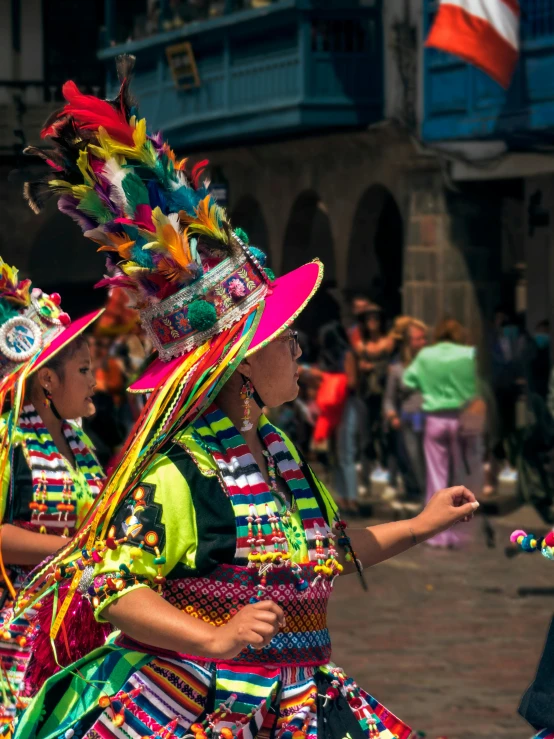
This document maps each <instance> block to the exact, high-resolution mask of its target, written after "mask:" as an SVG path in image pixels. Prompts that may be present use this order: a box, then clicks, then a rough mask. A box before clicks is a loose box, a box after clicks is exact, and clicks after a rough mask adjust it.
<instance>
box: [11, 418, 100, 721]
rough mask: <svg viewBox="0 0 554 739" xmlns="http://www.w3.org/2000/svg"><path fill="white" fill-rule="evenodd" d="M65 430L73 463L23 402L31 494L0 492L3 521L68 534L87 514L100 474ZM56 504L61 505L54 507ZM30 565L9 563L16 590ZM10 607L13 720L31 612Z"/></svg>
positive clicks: (78, 437)
mask: <svg viewBox="0 0 554 739" xmlns="http://www.w3.org/2000/svg"><path fill="white" fill-rule="evenodd" d="M63 430H64V434H65V437H66V439H67V441H68V444H69V446H70V448H71V451H72V452H73V455H74V458H75V468H72V467H71V466H70V465H69V463H68V462H67V460H66V459H65V457H63V456H62V455H61V454H60V452H59V451H58V449H57V447H56V446H55V444H54V441H53V439H52V437H51V435H50V434H49V432H48V431H47V429H46V428H45V426H44V424H43V422H42V420H41V418H40V416H39V415H38V413H37V412H36V410H35V409H34V407H33V406H32V405H30V404H29V405H26V406H25V407H24V410H23V413H22V414H21V416H20V419H19V431H18V436H17V437H16V438H17V439H18V442H19V444H20V448H21V449H22V450H23V457H24V463H25V466H26V468H27V470H26V471H27V474H29V476H30V480H29V482H30V488H29V490H31V489H32V491H33V498H32V499H31V500H29V501H27V502H26V503H25V502H24V501H19V500H18V496H19V494H20V492H21V493H23V491H20V490H19V489H17V488H16V489H13V490H10V491H9V496H8V495H6V494H5V495H4V496H3V499H4V500H8V498H9V504H8V507H7V510H6V511H5V512H4V520H6V521H9V522H11V523H13V524H14V525H16V526H21V527H23V528H26V529H30V530H32V531H35V532H44V533H49V534H54V535H58V536H61V535H62V534H63V535H65V536H70V535H72V534H73V533H74V531H75V527H76V525H78V524H80V523H81V522H82V521H83V519H84V518H85V516H86V514H87V513H88V511H89V510H90V507H91V505H92V503H93V501H94V499H95V498H96V496H97V495H98V493H99V492H100V489H101V485H102V481H103V479H104V473H103V471H102V469H101V467H100V466H99V464H98V462H97V460H96V458H95V456H94V454H93V452H92V451H91V449H90V448H89V446H88V444H87V442H86V440H85V436H84V434H83V433H82V432H81V431H80V430H79V429H78V428H77V427H76V426H75V425H73V424H71V423H68V422H65V423H64V425H63ZM14 482H15V483H17V482H18V481H17V480H14V471H13V470H12V471H11V474H10V476H9V478H8V477H7V478H6V480H5V481H4V484H5V486H7V485H10V486H11V487H13V483H14ZM30 494H31V493H30V492H29V495H30ZM37 500H40V501H41V502H40V505H41V506H43V509H42V510H39V509H38V508H37V507H34V506H32V504H33V503H37ZM42 501H44V503H43V502H42ZM29 504H31V505H29ZM60 504H61V505H62V510H60V509H59V508H58V506H60ZM37 505H38V504H37ZM26 508H27V509H29V510H25V509H26ZM14 512H15V516H14ZM30 569H31V568H26V567H12V568H11V579H12V584H13V585H14V588H15V590H16V591H17V590H18V589H19V588H20V587H21V585H22V584H23V582H24V581H25V579H26V577H27V574H28V573H29V571H30ZM12 608H13V604H12V603H11V601H10V600H6V602H5V604H4V606H3V607H2V608H1V610H0V724H1V723H9V722H11V721H12V720H13V718H14V716H15V715H16V714H17V712H18V710H19V709H22V708H24V707H25V706H26V705H27V704H28V703H29V700H30V699H29V697H28V696H27V695H26V694H25V693H26V691H25V690H24V685H23V676H24V674H25V670H26V667H27V664H28V662H29V659H30V656H31V648H30V644H29V636H30V628H31V626H30V621H31V620H32V618H33V616H34V611H28V612H27V613H26V614H25V616H20V617H18V618H17V619H15V620H12Z"/></svg>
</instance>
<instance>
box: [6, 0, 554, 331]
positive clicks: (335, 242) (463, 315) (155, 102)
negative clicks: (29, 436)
mask: <svg viewBox="0 0 554 739" xmlns="http://www.w3.org/2000/svg"><path fill="white" fill-rule="evenodd" d="M33 1H34V2H36V3H37V7H38V6H39V5H40V3H39V0H33ZM48 2H50V3H55V2H56V0H48ZM46 4H47V0H44V1H43V4H42V6H41V8H42V12H43V13H44V8H45V6H46ZM522 4H523V5H526V4H527V5H528V6H529V7H528V8H526V13H525V17H526V18H527V21H526V22H525V24H524V29H523V34H524V39H523V47H524V50H523V54H522V63H521V65H520V67H521V69H518V73H517V75H516V77H517V79H516V80H515V82H514V85H515V86H514V87H513V89H512V90H511V91H508V93H506V94H504V93H503V92H502V91H500V90H499V88H497V86H496V85H495V84H494V83H492V82H490V81H489V80H488V79H486V78H485V76H484V75H481V73H479V72H477V71H476V70H473V69H471V68H469V67H468V66H467V65H464V64H462V63H460V62H458V61H456V60H454V59H453V58H452V57H447V56H446V55H439V54H437V53H435V52H432V51H425V52H424V49H423V42H424V38H425V35H426V33H427V29H428V25H429V23H430V22H431V19H432V15H433V13H434V11H435V5H436V4H435V3H434V2H432V0H387V2H383V1H382V0H340V1H339V0H274V1H273V2H271V0H219V1H215V0H190V2H176V1H174V0H162V1H161V2H153V1H152V0H133V2H132V3H131V2H126V1H124V2H122V1H121V0H117V2H116V0H107V1H106V3H102V8H96V10H95V12H96V13H97V15H96V20H97V21H98V22H97V27H98V28H99V33H98V34H97V36H98V38H99V41H98V45H99V51H98V59H99V60H100V62H101V63H102V64H103V65H104V70H105V74H106V77H105V82H106V88H107V91H108V92H111V91H112V92H113V91H114V90H115V89H116V86H117V80H116V78H115V74H114V66H115V63H114V59H115V57H116V56H117V55H118V54H120V53H123V52H130V53H133V54H135V55H136V57H137V65H136V74H135V81H134V87H133V89H134V92H135V94H136V96H137V98H138V101H139V103H140V110H141V112H142V113H143V114H144V115H145V116H146V117H147V118H148V120H149V122H150V124H151V126H152V127H153V129H156V128H158V127H159V128H160V129H162V130H164V132H165V134H166V136H167V137H168V139H169V140H170V141H171V143H172V145H173V146H174V148H176V149H177V150H178V152H179V153H180V154H182V155H183V154H189V153H190V154H191V156H193V157H194V156H197V155H196V153H195V152H202V154H204V153H206V152H207V153H208V156H209V159H210V161H211V174H212V181H213V183H214V188H215V189H216V192H217V194H218V197H220V198H221V200H222V201H224V202H225V204H226V205H227V207H228V209H229V211H230V213H231V216H232V221H233V223H234V225H236V226H241V227H242V228H244V229H245V230H246V231H247V232H248V233H249V235H250V238H251V241H252V243H254V244H257V245H259V246H260V247H261V248H262V249H265V250H267V251H268V253H269V255H270V261H271V265H272V267H273V269H274V270H275V271H276V273H279V272H281V271H284V270H287V269H290V268H293V267H294V266H296V265H298V264H300V263H302V262H304V261H306V260H309V259H312V258H314V257H320V258H321V259H322V260H323V261H324V263H325V267H326V278H327V279H328V280H329V281H331V282H333V283H334V284H336V286H337V288H338V290H339V292H340V294H341V295H342V296H344V298H345V299H347V298H348V296H350V295H353V294H355V293H360V292H361V293H366V294H368V295H370V296H371V297H372V298H373V299H374V300H377V301H378V302H380V303H382V304H383V307H384V308H385V309H386V311H387V313H388V314H389V315H390V316H393V315H395V314H397V313H399V312H401V311H403V312H408V313H412V314H415V315H417V316H418V317H420V318H422V319H423V320H425V321H426V322H428V323H430V324H434V323H436V321H437V320H438V319H439V318H440V317H441V316H445V315H452V316H455V317H457V318H459V319H460V320H461V321H462V322H463V323H464V324H465V325H467V326H468V327H470V329H471V330H472V332H473V333H474V335H475V337H476V338H478V337H479V336H483V334H484V331H485V326H486V322H487V321H488V320H489V319H490V317H491V316H492V314H493V312H494V309H495V306H496V305H498V304H500V303H501V302H507V303H511V304H513V305H514V306H515V307H518V308H524V307H527V308H528V314H529V320H530V321H533V320H535V318H536V320H539V318H538V316H540V317H545V315H547V314H548V312H549V311H550V307H554V294H553V295H552V296H551V295H550V292H549V291H550V290H551V288H550V287H549V285H550V284H554V281H552V279H550V278H551V276H554V260H552V259H551V258H550V256H549V254H550V251H551V250H550V247H549V238H550V237H549V234H550V226H549V225H545V224H546V223H547V222H548V224H550V223H552V222H553V221H552V219H551V218H550V214H549V211H550V207H551V205H550V204H551V202H552V198H551V197H550V190H551V189H552V186H553V185H552V183H551V175H550V168H549V162H550V158H549V155H548V154H545V153H544V143H545V141H546V139H545V137H546V136H547V133H548V130H549V127H550V126H551V120H550V118H549V110H550V99H549V98H548V95H550V92H549V91H548V89H547V88H548V85H546V83H545V79H546V77H545V75H548V73H549V72H548V70H549V69H550V70H551V67H549V66H548V65H549V64H550V63H551V57H550V54H549V49H550V48H551V47H552V49H554V11H553V10H549V9H548V8H546V5H547V4H544V3H542V4H541V3H540V2H538V0H523V3H522ZM15 5H17V3H16V2H14V3H12V12H13V7H14V6H15ZM22 5H23V4H22ZM24 5H25V6H26V5H27V4H26V3H25V4H24ZM93 5H94V4H93ZM539 6H540V7H539ZM539 10H540V13H542V15H540V13H539ZM4 12H5V11H4ZM37 13H38V10H37ZM537 13H539V14H538V15H537ZM12 20H13V18H12ZM91 22H92V21H91ZM11 26H12V27H13V22H12V24H11ZM22 26H24V27H25V29H26V30H25V32H24V33H29V34H36V33H37V30H36V29H34V30H32V26H29V27H28V26H27V24H25V23H24V24H22ZM7 27H8V25H7V24H1V23H0V28H4V29H5V28H7ZM2 32H3V33H6V31H5V30H4V31H2ZM549 34H550V35H549ZM11 43H12V46H13V39H12V41H11ZM25 43H28V42H25ZM40 43H41V44H43V45H44V44H48V43H50V42H49V41H48V40H47V39H45V37H44V36H43V37H42V40H41V42H40ZM0 47H2V48H5V45H0ZM37 48H38V47H37ZM2 53H4V52H2ZM60 53H63V50H61V51H60ZM42 58H43V59H44V58H45V57H44V54H42ZM37 64H38V62H37ZM72 65H74V69H75V70H76V72H75V73H73V69H70V68H69V66H68V68H67V69H63V72H64V75H68V74H71V75H72V76H74V77H75V78H76V81H77V82H79V83H83V84H84V85H85V87H86V86H88V87H89V88H90V87H92V86H93V85H92V81H91V79H90V76H91V72H90V70H88V72H87V73H86V74H85V72H82V78H81V79H80V74H81V72H80V69H79V62H78V60H74V62H72ZM39 66H40V65H39ZM12 68H13V63H12ZM16 71H17V70H16ZM551 71H552V70H551ZM18 74H19V75H20V77H21V73H18ZM33 74H37V75H39V77H40V74H42V78H41V79H43V80H46V79H47V77H48V73H47V69H46V68H45V67H44V63H43V68H42V72H41V71H40V69H39V67H37V71H36V72H33ZM87 75H88V77H87ZM551 78H552V75H551V74H550V77H549V79H551ZM103 82H104V77H103V75H102V79H101V80H100V81H99V84H100V85H101V84H102V83H103ZM545 85H546V86H545ZM54 97H55V96H54ZM41 102H42V103H47V104H52V105H53V104H54V103H55V102H56V101H55V100H50V99H47V100H45V101H41ZM28 120H30V118H29V119H28ZM14 128H16V126H14ZM20 128H21V127H20ZM37 131H38V125H37V126H36V127H35V124H34V122H33V125H30V126H29V134H26V139H27V140H28V141H30V142H33V136H34V137H35V139H36V135H37ZM537 137H539V139H540V141H541V142H542V144H543V147H542V150H540V147H538V146H537V141H538V139H537ZM14 146H15V149H14V151H15V150H16V148H17V146H16V145H15V144H14ZM3 151H4V150H3ZM10 156H12V159H11V160H10V161H9V162H8V161H7V158H6V157H7V155H6V153H4V161H5V162H7V163H6V164H5V165H2V164H0V166H2V167H3V168H4V174H6V173H7V170H11V169H13V168H14V164H17V163H18V162H16V161H15V159H14V157H15V156H16V155H15V154H10ZM526 173H528V174H526ZM2 187H3V188H5V194H6V197H5V198H3V200H2V203H3V204H2V205H1V206H0V207H1V208H2V209H3V213H2V215H3V216H5V220H6V221H7V222H8V223H10V224H11V230H10V232H9V237H7V236H4V243H2V244H0V250H1V251H0V253H2V256H4V257H5V258H8V259H9V258H12V256H11V255H12V254H13V255H14V257H13V258H15V257H17V260H16V261H19V263H20V264H21V265H22V266H23V267H24V269H26V270H27V271H28V272H29V273H31V275H32V276H35V274H36V273H38V272H39V271H40V272H41V274H42V273H43V272H44V274H45V275H46V276H47V279H46V284H48V280H49V279H51V280H52V282H53V281H54V278H55V277H58V275H59V271H60V269H62V268H63V269H65V272H66V277H65V279H66V280H67V283H68V286H69V288H68V289H71V284H73V285H78V287H79V290H80V289H81V286H82V285H84V284H85V282H86V281H87V280H88V281H89V283H90V284H92V283H93V282H94V281H95V280H96V279H98V277H99V276H100V275H101V271H102V270H101V266H99V260H98V258H97V256H96V255H94V254H93V253H92V252H93V250H92V249H91V246H90V245H86V244H85V243H83V241H82V239H81V237H80V235H79V234H78V229H76V228H73V224H71V223H69V224H67V225H62V220H64V219H62V220H60V218H61V217H60V216H59V215H58V214H57V213H56V212H52V211H51V210H50V209H47V211H46V213H45V214H44V215H43V216H40V217H36V216H34V215H33V214H32V213H31V212H30V211H28V212H27V211H26V210H25V208H24V207H23V205H22V204H21V203H20V201H19V185H18V182H17V177H15V180H14V179H13V178H12V181H11V182H8V180H7V179H6V177H2ZM529 219H531V221H532V223H534V224H535V225H534V226H533V225H531V224H530V222H529ZM65 220H67V219H65ZM45 240H47V242H48V244H49V245H50V246H49V249H48V250H45V249H44V248H43V244H44V243H45ZM68 245H70V246H69V247H68ZM71 260H74V261H73V262H72V261H71ZM545 260H547V261H548V260H550V261H552V266H550V261H548V265H549V266H548V268H546V269H545ZM66 265H70V266H69V267H66ZM547 273H548V275H549V277H548V279H547V278H546V274H547ZM526 280H527V284H528V286H529V285H531V283H532V285H533V287H532V289H531V288H529V287H528V289H527V305H525V292H526V291H525V281H526ZM43 281H44V280H43ZM539 283H540V284H539ZM551 303H553V305H552V306H551Z"/></svg>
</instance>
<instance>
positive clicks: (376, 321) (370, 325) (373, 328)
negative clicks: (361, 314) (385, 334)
mask: <svg viewBox="0 0 554 739" xmlns="http://www.w3.org/2000/svg"><path fill="white" fill-rule="evenodd" d="M365 325H366V327H367V330H368V331H369V332H370V333H372V334H376V333H379V332H380V331H381V318H380V316H378V315H377V314H376V313H370V314H369V315H368V316H367V318H366V324H365Z"/></svg>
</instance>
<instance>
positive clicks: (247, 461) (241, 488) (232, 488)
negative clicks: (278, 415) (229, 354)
mask: <svg viewBox="0 0 554 739" xmlns="http://www.w3.org/2000/svg"><path fill="white" fill-rule="evenodd" d="M193 425H194V428H195V430H196V431H197V433H198V434H199V436H200V438H201V439H202V441H203V442H204V444H205V445H206V446H207V448H208V449H209V451H210V453H211V454H212V455H213V457H214V459H215V461H216V462H217V465H218V467H219V470H220V473H221V475H222V477H223V482H224V484H225V487H226V488H227V491H228V494H229V496H230V498H231V500H232V502H233V508H234V509H235V512H236V526H237V552H236V558H235V561H236V563H237V564H243V565H246V564H248V561H249V558H248V555H249V553H250V551H251V546H250V543H249V532H248V517H249V515H250V511H251V506H252V505H254V506H255V507H256V509H257V513H258V515H259V516H260V518H261V530H262V535H263V539H264V548H265V551H266V552H275V543H274V541H273V537H274V536H275V532H274V530H273V528H272V526H271V523H270V521H269V517H270V515H271V514H273V515H274V516H276V517H278V518H279V513H278V511H277V506H276V503H275V500H274V498H273V495H272V493H271V491H270V489H269V486H268V484H267V483H266V481H265V480H264V478H263V476H262V474H261V472H260V470H259V468H258V466H257V464H256V462H255V460H254V457H253V456H252V453H251V451H250V449H249V448H248V447H247V446H246V444H245V443H244V439H243V438H242V436H241V434H240V433H239V431H237V429H236V428H235V427H234V425H233V423H232V422H231V420H230V419H229V418H227V417H226V416H225V415H224V414H223V413H222V412H221V411H220V410H219V409H218V408H217V407H216V406H214V405H212V406H211V407H210V408H209V409H208V411H207V412H206V413H205V415H204V416H203V417H201V418H199V419H198V420H197V421H195V423H194V424H193ZM259 432H260V436H261V438H262V441H263V442H264V444H265V445H266V448H267V450H268V452H269V453H270V454H271V455H272V456H273V458H274V459H275V462H276V463H277V467H278V470H279V473H280V475H281V477H282V478H283V480H284V481H285V482H286V484H287V486H288V487H289V489H290V492H291V494H292V495H293V496H294V498H295V500H296V502H297V504H298V508H299V511H300V515H301V518H302V523H303V528H304V532H305V536H306V540H307V542H308V548H309V559H310V561H314V560H315V559H316V556H315V539H316V534H315V532H316V531H319V532H320V534H322V535H323V536H322V539H323V541H324V545H325V546H327V548H328V546H329V534H330V533H331V530H330V528H329V526H328V524H327V522H326V521H325V520H324V518H323V516H322V514H321V511H320V510H319V507H318V506H317V503H315V501H314V497H313V493H312V490H311V489H310V486H309V484H308V481H307V480H306V478H305V477H304V475H303V474H302V471H301V469H300V466H299V465H298V463H297V461H296V460H295V459H294V457H293V456H292V454H291V453H290V451H289V449H288V448H287V446H286V444H285V442H284V441H283V438H282V436H281V435H280V434H279V433H278V432H277V429H276V428H275V427H274V426H272V425H271V424H270V423H269V422H268V421H267V419H266V418H265V417H262V419H261V421H260V426H259ZM314 503H315V505H314Z"/></svg>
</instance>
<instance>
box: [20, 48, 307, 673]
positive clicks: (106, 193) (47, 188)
mask: <svg viewBox="0 0 554 739" xmlns="http://www.w3.org/2000/svg"><path fill="white" fill-rule="evenodd" d="M132 62H133V60H132V58H129V57H124V58H121V59H120V60H119V68H120V73H122V75H123V82H122V85H121V89H120V92H119V94H118V96H117V97H116V98H115V100H111V101H105V100H99V99H97V98H95V97H92V96H89V95H83V94H81V93H80V92H79V91H78V89H77V87H76V86H75V84H74V83H73V82H67V83H66V84H65V85H64V87H63V93H64V96H65V98H66V100H67V104H66V105H65V107H64V108H63V109H62V110H61V111H59V112H58V113H56V114H54V116H53V117H52V118H51V119H50V120H49V121H48V122H47V124H46V126H45V128H44V130H43V131H42V136H43V137H45V138H46V137H48V138H49V139H50V140H51V143H52V147H53V148H52V149H50V150H45V151H42V150H40V149H37V148H30V149H28V150H27V153H29V154H35V155H38V156H40V157H41V158H42V159H44V160H45V161H46V162H47V163H48V165H49V167H50V168H51V169H52V170H53V171H52V173H51V174H50V176H49V177H47V178H46V179H45V180H43V181H41V182H38V183H32V184H31V183H27V185H26V186H25V196H26V198H27V200H28V202H29V204H30V205H31V207H32V208H33V210H35V211H39V210H40V209H41V207H42V205H43V203H44V201H45V198H46V197H48V195H51V194H55V195H57V196H58V198H59V200H58V205H59V208H60V210H61V211H62V212H64V213H66V214H68V215H69V216H71V217H72V218H73V219H74V220H76V221H77V222H78V223H79V224H80V225H81V227H82V228H83V230H84V232H85V236H88V237H89V238H91V239H92V240H93V241H95V242H96V243H97V244H98V245H99V248H100V249H101V250H102V251H106V252H107V253H108V254H109V258H108V266H109V275H108V276H107V277H106V278H105V279H104V280H102V282H101V283H99V284H100V285H106V286H118V287H123V288H125V289H126V290H127V291H128V292H129V293H130V294H131V295H132V296H133V299H134V302H135V305H136V306H137V308H138V309H139V311H140V314H141V320H142V321H143V324H144V325H145V327H146V328H147V330H148V331H149V333H150V335H151V337H152V339H153V341H154V344H155V346H156V347H157V348H158V350H159V352H160V355H161V357H162V358H164V359H166V360H168V359H171V358H173V357H179V356H182V360H181V361H178V362H177V361H176V362H175V364H174V365H168V366H169V367H170V369H171V371H170V372H169V374H167V373H166V375H165V376H164V381H163V382H162V383H160V384H159V385H158V386H157V387H155V388H153V392H152V393H151V395H150V397H149V399H148V402H147V404H146V407H145V408H144V410H143V412H142V414H141V416H140V418H139V420H138V421H137V424H136V425H135V427H134V429H133V431H132V433H131V435H130V437H129V439H128V441H127V443H126V445H125V448H124V449H123V451H122V453H121V455H120V461H119V464H118V465H116V467H115V469H114V471H113V473H112V475H111V476H110V478H109V479H108V481H107V483H106V486H105V488H104V491H103V493H102V494H101V495H100V496H99V497H98V498H97V500H96V503H95V506H94V508H93V509H92V511H91V513H90V515H89V519H88V521H87V522H85V525H84V526H83V527H82V528H81V530H80V531H79V532H78V533H77V535H76V536H75V538H74V539H73V540H72V541H71V543H70V544H68V545H67V546H66V547H65V549H64V550H62V552H61V553H60V554H58V555H56V557H54V558H53V559H52V560H51V561H50V562H49V563H48V564H47V565H46V566H45V567H44V568H43V569H42V570H40V571H38V572H37V573H36V574H35V576H34V578H33V579H32V580H31V581H30V582H29V584H28V585H27V586H26V587H25V588H23V589H22V590H21V591H20V594H19V598H18V601H17V604H16V610H17V612H18V613H19V612H22V611H23V610H25V609H26V608H27V607H29V605H32V604H35V603H36V602H37V601H38V600H42V599H43V598H44V597H45V596H47V595H51V594H52V592H54V593H55V594H56V596H55V598H54V602H55V603H58V595H57V594H58V593H59V588H60V583H63V584H64V585H65V592H66V593H67V594H66V595H65V597H64V598H60V599H59V600H60V604H59V610H58V608H57V606H54V612H53V614H52V628H51V630H50V636H51V638H52V645H53V650H54V654H56V646H55V644H56V641H55V640H56V636H57V635H58V632H59V631H60V629H61V630H62V633H65V632H64V631H63V630H64V629H65V625H64V619H65V615H66V614H67V612H68V609H69V607H70V604H71V603H72V602H73V600H74V598H75V596H76V594H77V591H78V588H79V584H80V581H81V578H82V573H83V569H82V568H80V567H77V566H75V558H76V557H79V556H80V557H81V558H82V556H85V555H83V552H88V553H90V552H91V551H93V550H94V551H95V552H99V551H102V550H103V549H105V546H106V545H105V541H106V537H107V529H108V524H109V521H110V519H111V517H112V515H113V512H114V511H115V509H116V508H117V506H118V504H119V502H120V501H121V500H123V499H124V498H125V496H126V495H127V492H128V490H130V489H131V488H132V486H133V485H134V484H135V482H136V481H137V480H139V479H140V476H141V474H142V473H143V471H144V470H145V469H146V467H147V465H148V464H149V463H150V461H151V460H152V458H153V456H154V455H155V453H156V452H157V451H158V450H159V449H160V447H161V446H162V444H163V443H164V442H165V441H167V440H168V439H170V438H171V437H172V436H173V434H174V433H175V431H176V430H177V429H178V428H180V427H181V426H183V425H185V424H187V423H189V422H190V421H191V420H192V419H193V418H194V417H195V416H197V415H198V414H199V413H201V412H202V411H203V409H204V408H205V407H206V406H207V405H208V404H209V403H210V402H211V401H212V399H213V398H214V397H215V395H216V394H217V392H218V391H219V389H220V388H221V386H222V385H223V384H224V383H225V382H226V381H227V379H228V377H229V376H230V375H231V374H232V373H233V372H234V371H235V369H236V367H237V366H238V364H239V363H240V362H241V361H242V359H243V358H244V356H245V355H246V352H247V351H248V348H249V345H250V342H251V339H252V337H253V336H254V334H255V332H256V329H257V327H258V323H259V321H260V318H261V315H262V311H263V309H264V298H265V296H266V295H267V294H268V293H270V292H271V285H272V281H273V275H272V274H271V272H270V271H269V270H266V269H264V258H265V255H263V253H262V252H260V251H259V250H257V249H254V248H253V247H249V246H248V245H247V237H246V235H245V234H244V233H243V232H241V231H239V230H235V231H233V229H232V228H231V226H230V224H229V221H228V218H227V215H226V213H225V211H224V210H223V209H222V208H220V207H219V206H218V204H217V203H216V202H215V200H214V198H213V197H212V195H211V194H210V192H209V191H208V189H207V183H205V182H202V181H201V178H202V172H203V171H204V168H205V166H206V164H207V163H206V162H205V161H204V162H200V163H199V164H196V165H195V166H194V167H192V169H191V170H190V171H189V170H188V167H187V160H186V159H183V160H178V159H177V158H176V156H175V154H174V152H173V151H172V150H171V149H170V148H169V146H168V145H167V144H166V143H164V142H163V139H162V136H161V134H154V133H152V132H149V131H148V128H147V125H146V121H145V120H144V119H140V118H139V117H138V114H137V111H136V109H135V106H134V103H133V101H132V100H131V98H130V95H129V72H130V69H131V67H132ZM314 289H315V288H314ZM291 320H292V319H291ZM65 643H66V644H67V642H65ZM76 656H78V654H77V653H75V652H73V653H72V654H71V655H70V658H69V659H70V661H71V659H74V658H75V657H76Z"/></svg>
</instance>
